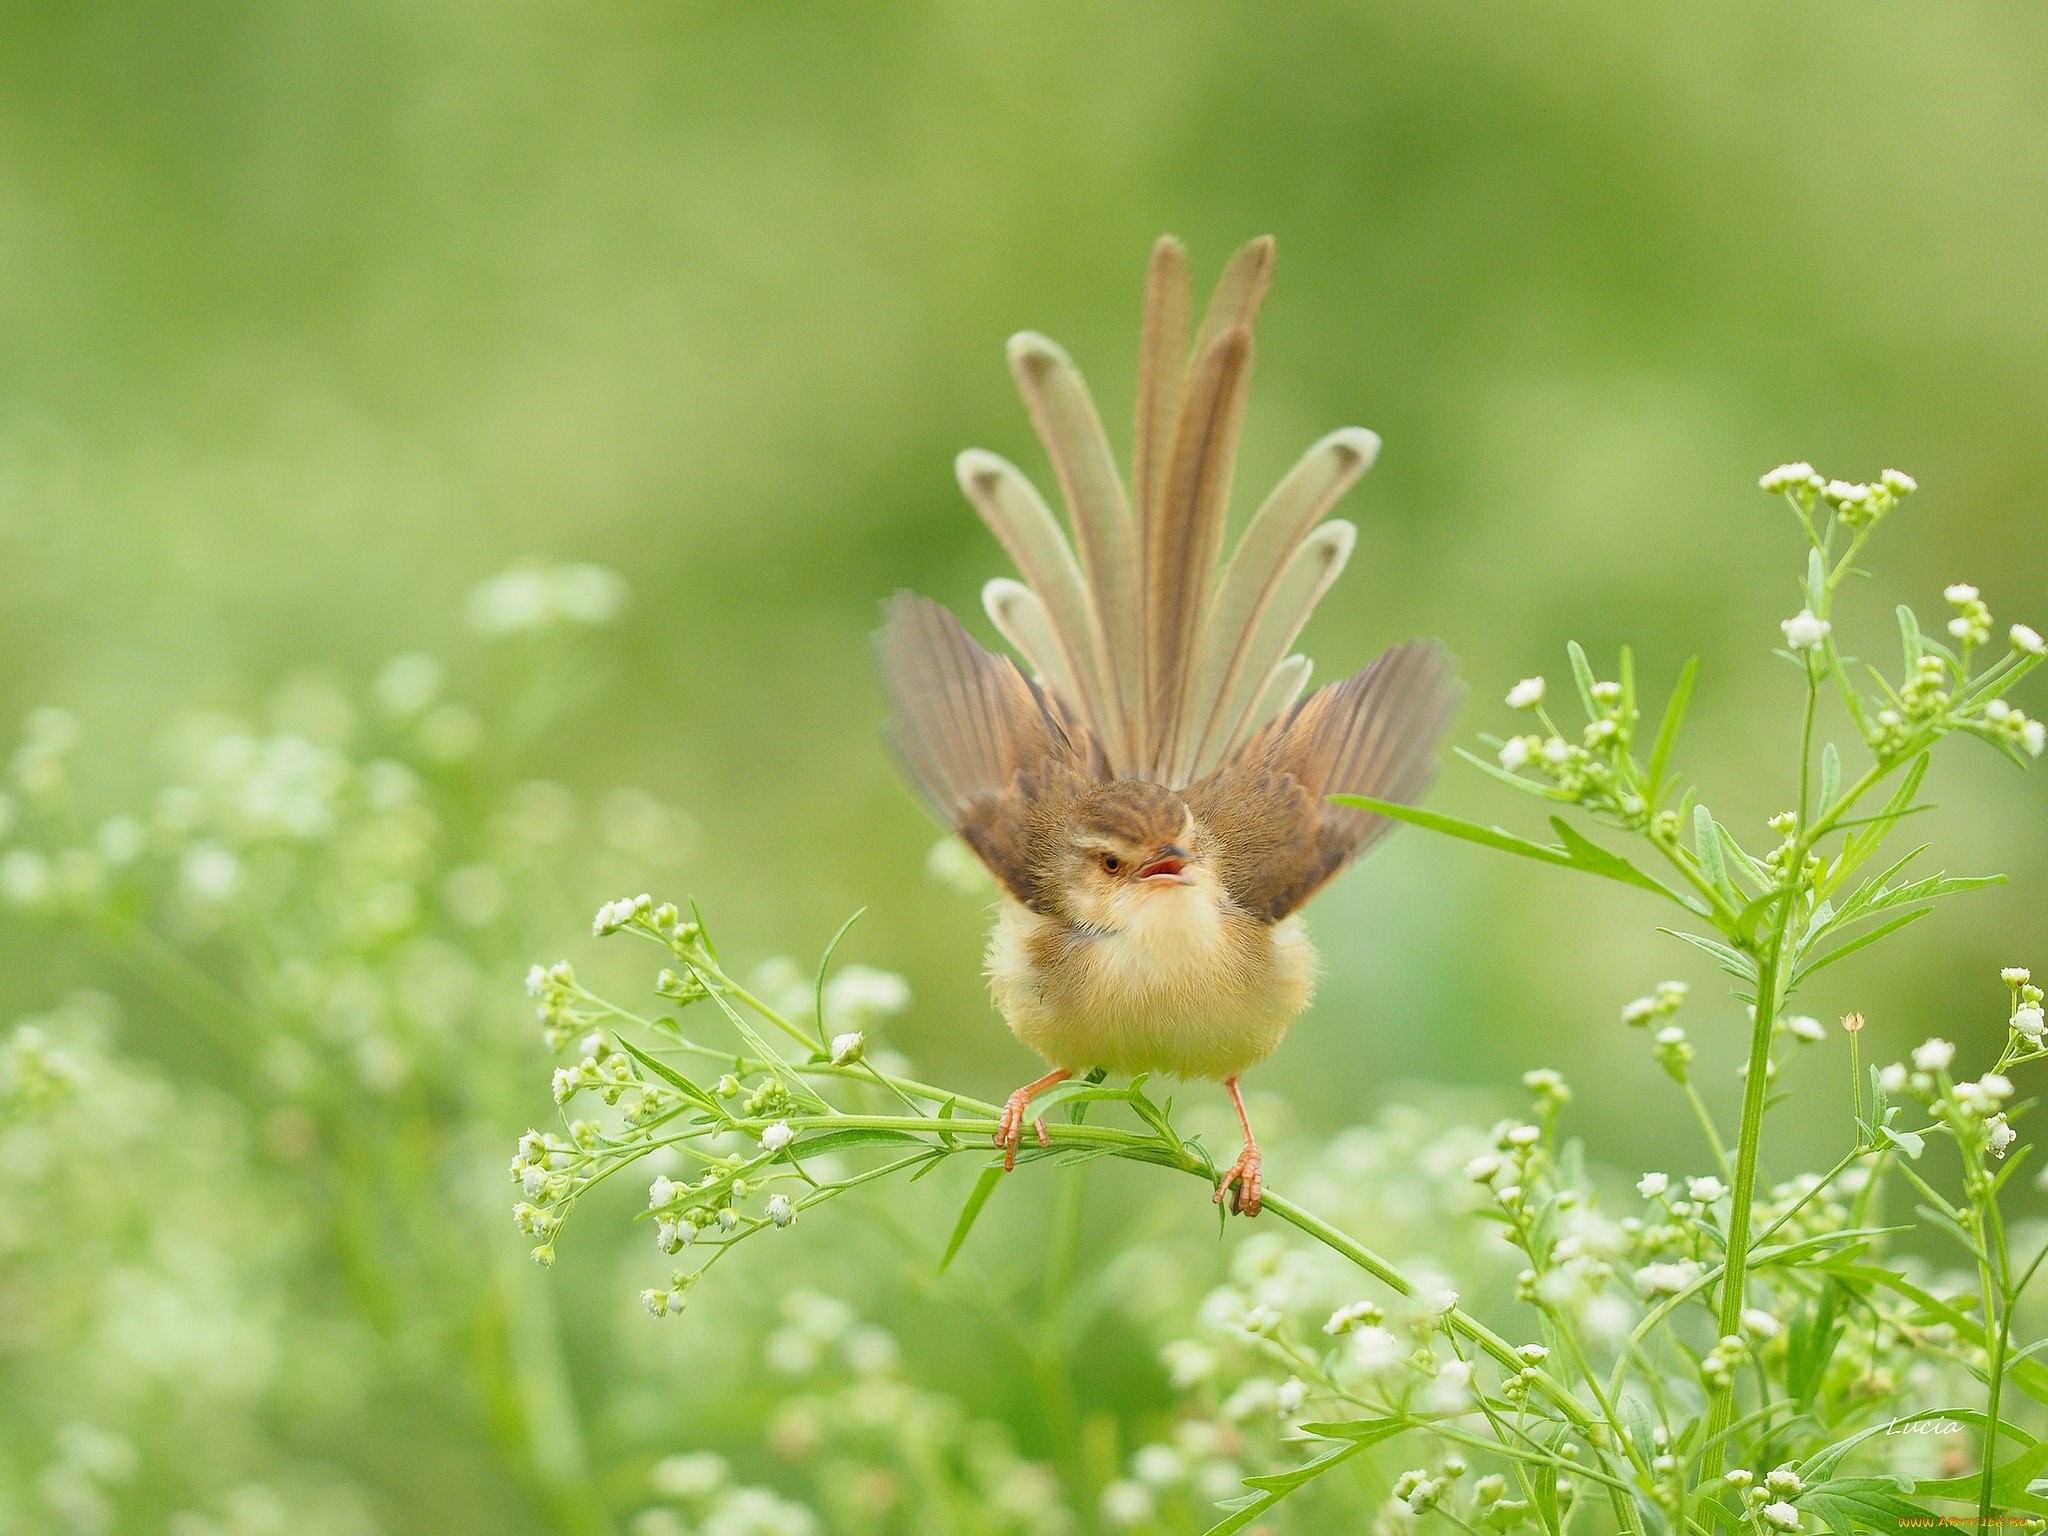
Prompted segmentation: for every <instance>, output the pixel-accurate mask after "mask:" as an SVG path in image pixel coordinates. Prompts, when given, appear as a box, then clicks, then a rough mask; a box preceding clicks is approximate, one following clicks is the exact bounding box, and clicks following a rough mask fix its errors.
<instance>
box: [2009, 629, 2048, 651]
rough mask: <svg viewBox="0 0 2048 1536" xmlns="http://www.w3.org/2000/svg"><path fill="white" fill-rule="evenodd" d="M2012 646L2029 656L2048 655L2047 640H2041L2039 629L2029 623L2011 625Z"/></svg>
mask: <svg viewBox="0 0 2048 1536" xmlns="http://www.w3.org/2000/svg"><path fill="white" fill-rule="evenodd" d="M2012 648H2013V649H2014V650H2016V651H2025V652H2026V653H2027V654H2028V655H2029V656H2048V640H2043V639H2042V638H2041V631H2039V630H2038V629H2036V628H2034V626H2033V625H2031V624H2015V625H2013V627H2012Z"/></svg>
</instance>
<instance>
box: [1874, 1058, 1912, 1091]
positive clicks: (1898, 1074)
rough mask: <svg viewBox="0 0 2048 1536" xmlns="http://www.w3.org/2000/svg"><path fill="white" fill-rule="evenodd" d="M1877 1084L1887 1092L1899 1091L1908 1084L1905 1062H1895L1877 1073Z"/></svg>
mask: <svg viewBox="0 0 2048 1536" xmlns="http://www.w3.org/2000/svg"><path fill="white" fill-rule="evenodd" d="M1877 1085H1878V1087H1880V1088H1882V1089H1883V1090H1884V1091H1885V1092H1886V1093H1888V1094H1891V1093H1898V1092H1899V1091H1900V1090H1902V1089H1903V1088H1904V1087H1905V1086H1906V1067H1905V1064H1904V1063H1903V1062H1897V1061H1895V1062H1893V1063H1892V1064H1891V1065H1890V1066H1888V1067H1886V1068H1885V1069H1884V1070H1883V1071H1881V1072H1879V1073H1878V1074H1877Z"/></svg>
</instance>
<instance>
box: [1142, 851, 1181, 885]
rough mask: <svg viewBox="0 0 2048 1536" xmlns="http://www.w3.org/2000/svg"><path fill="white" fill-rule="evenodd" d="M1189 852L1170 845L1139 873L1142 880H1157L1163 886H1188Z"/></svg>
mask: <svg viewBox="0 0 2048 1536" xmlns="http://www.w3.org/2000/svg"><path fill="white" fill-rule="evenodd" d="M1187 866H1188V851H1187V849H1185V848H1181V847H1178V846H1176V845H1175V844H1173V843H1168V844H1167V845H1166V846H1165V847H1164V848H1162V849H1160V850H1159V852H1158V854H1157V855H1156V856H1155V857H1154V858H1153V860H1152V861H1151V862H1150V863H1149V864H1146V865H1144V866H1143V867H1142V868H1140V869H1139V871H1138V878H1139V879H1140V880H1156V881H1158V882H1159V883H1160V884H1162V885H1186V884H1187V883H1188V877H1187V874H1186V870H1187Z"/></svg>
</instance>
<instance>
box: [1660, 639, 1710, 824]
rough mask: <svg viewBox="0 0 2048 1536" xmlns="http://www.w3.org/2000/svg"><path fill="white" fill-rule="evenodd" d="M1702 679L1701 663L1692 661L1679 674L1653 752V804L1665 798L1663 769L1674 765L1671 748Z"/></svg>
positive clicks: (1697, 660) (1666, 706)
mask: <svg viewBox="0 0 2048 1536" xmlns="http://www.w3.org/2000/svg"><path fill="white" fill-rule="evenodd" d="M1699 675H1700V659H1699V657H1697V656H1694V657H1692V658H1691V659H1689V660H1688V661H1687V662H1686V664H1685V667H1684V669H1683V670H1682V671H1680V673H1679V674H1678V682H1677V684H1676V685H1675V686H1674V687H1673V688H1672V690H1671V702H1670V703H1668V704H1666V705H1665V706H1664V719H1663V721H1662V723H1661V724H1659V725H1658V727H1657V740H1656V743H1655V744H1654V745H1653V746H1652V747H1651V748H1650V768H1649V777H1650V803H1651V804H1652V805H1655V804H1656V803H1657V802H1658V801H1659V800H1660V799H1662V798H1663V790H1664V769H1665V767H1666V765H1667V764H1668V763H1669V762H1670V761H1671V748H1672V744H1673V743H1675V742H1676V741H1677V740H1678V727H1679V726H1680V725H1681V724H1682V723H1683V722H1684V720H1685V711H1686V706H1687V705H1689V704H1690V703H1691V702H1692V687H1693V683H1694V682H1695V681H1697V680H1698V678H1699Z"/></svg>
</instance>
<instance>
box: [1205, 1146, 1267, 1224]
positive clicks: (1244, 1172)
mask: <svg viewBox="0 0 2048 1536" xmlns="http://www.w3.org/2000/svg"><path fill="white" fill-rule="evenodd" d="M1263 1190H1264V1186H1263V1185H1262V1184H1261V1183H1260V1180H1259V1149H1258V1148H1257V1147H1255V1146H1253V1145H1252V1144H1251V1143H1250V1142H1246V1143H1245V1147H1244V1150H1243V1151H1242V1152H1240V1153H1238V1154H1237V1161H1236V1162H1234V1163H1232V1164H1231V1165H1230V1171H1229V1172H1228V1173H1226V1174H1224V1175H1223V1179H1222V1182H1221V1183H1219V1184H1218V1185H1217V1186H1216V1204H1218V1205H1221V1204H1222V1203H1223V1197H1224V1196H1225V1195H1229V1196H1230V1197H1231V1198H1230V1209H1231V1211H1232V1212H1233V1213H1234V1214H1236V1215H1239V1216H1256V1215H1258V1214H1259V1197H1260V1195H1261V1193H1262V1192H1263Z"/></svg>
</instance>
